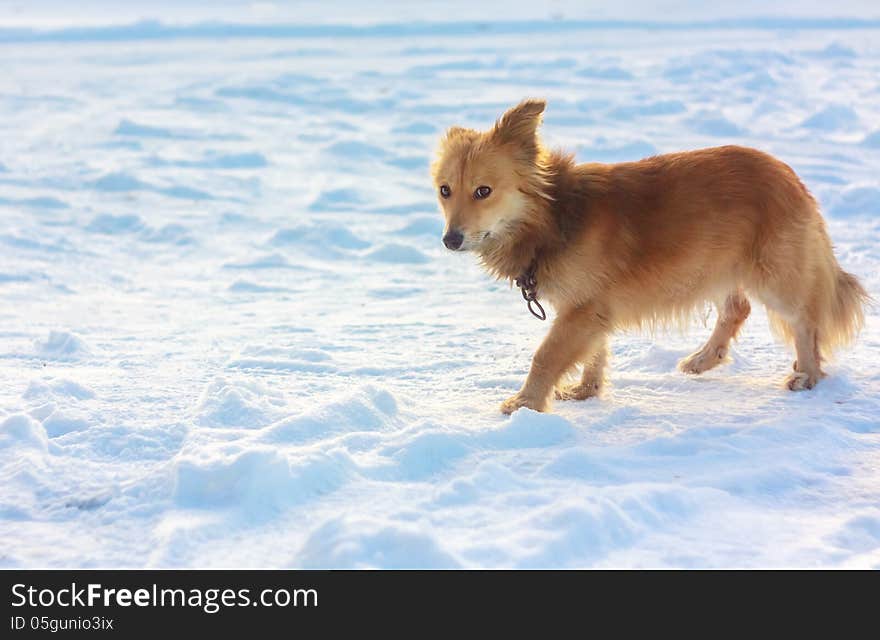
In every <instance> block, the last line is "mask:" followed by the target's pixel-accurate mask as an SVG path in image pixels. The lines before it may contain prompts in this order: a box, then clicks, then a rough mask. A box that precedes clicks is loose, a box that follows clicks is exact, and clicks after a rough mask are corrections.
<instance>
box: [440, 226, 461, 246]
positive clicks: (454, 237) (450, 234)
mask: <svg viewBox="0 0 880 640" xmlns="http://www.w3.org/2000/svg"><path fill="white" fill-rule="evenodd" d="M462 242H464V234H462V232H461V231H458V230H457V229H451V230H450V231H447V232H446V235H444V236H443V244H445V245H446V248H447V249H449V250H450V251H456V250H457V249H459V248H460V247H461V243H462Z"/></svg>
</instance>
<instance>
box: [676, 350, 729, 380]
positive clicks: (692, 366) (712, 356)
mask: <svg viewBox="0 0 880 640" xmlns="http://www.w3.org/2000/svg"><path fill="white" fill-rule="evenodd" d="M726 359H727V347H724V346H721V347H703V348H702V349H700V350H699V351H696V352H694V353H692V354H691V355H689V356H688V357H687V358H682V359H681V360H679V362H678V369H679V371H682V372H684V373H691V374H700V373H703V372H704V371H708V370H709V369H712V368H713V367H717V366H718V365H719V364H721V363H722V362H724V361H725V360H726Z"/></svg>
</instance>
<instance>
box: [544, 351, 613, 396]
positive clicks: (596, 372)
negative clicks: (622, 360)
mask: <svg viewBox="0 0 880 640" xmlns="http://www.w3.org/2000/svg"><path fill="white" fill-rule="evenodd" d="M599 340H602V344H601V345H600V346H598V347H597V349H596V353H595V354H594V355H593V357H592V358H590V359H589V360H587V362H585V363H584V371H583V373H582V374H581V380H580V382H577V383H575V384H567V385H561V386H558V387H556V399H557V400H586V399H587V398H592V397H593V396H597V395H599V393H600V392H601V391H602V386H603V385H604V384H605V365H606V364H608V339H607V337H605V336H603V337H602V338H597V342H598V341H599Z"/></svg>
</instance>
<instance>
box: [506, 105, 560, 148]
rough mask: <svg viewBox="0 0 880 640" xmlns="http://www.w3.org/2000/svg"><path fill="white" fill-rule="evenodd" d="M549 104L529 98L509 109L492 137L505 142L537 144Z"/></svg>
mask: <svg viewBox="0 0 880 640" xmlns="http://www.w3.org/2000/svg"><path fill="white" fill-rule="evenodd" d="M546 106H547V103H546V102H545V101H544V100H537V99H535V98H528V99H526V100H523V101H522V102H520V103H519V104H518V105H516V106H515V107H513V108H511V109H508V110H507V111H506V112H505V113H504V115H503V116H501V118H499V120H498V122H496V123H495V128H494V129H493V130H492V135H493V137H494V138H496V139H497V140H499V141H501V142H502V143H503V142H519V143H525V144H527V145H534V144H535V136H536V135H537V131H538V125H540V124H541V114H542V113H544V108H545V107H546Z"/></svg>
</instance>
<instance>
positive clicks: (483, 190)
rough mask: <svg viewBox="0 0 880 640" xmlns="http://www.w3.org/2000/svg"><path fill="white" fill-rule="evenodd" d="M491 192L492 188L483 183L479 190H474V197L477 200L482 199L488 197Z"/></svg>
mask: <svg viewBox="0 0 880 640" xmlns="http://www.w3.org/2000/svg"><path fill="white" fill-rule="evenodd" d="M490 193H492V189H490V188H489V187H487V186H486V185H483V186H482V187H477V190H476V191H474V197H475V198H476V199H477V200H482V199H483V198H488V197H489V194H490Z"/></svg>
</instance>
